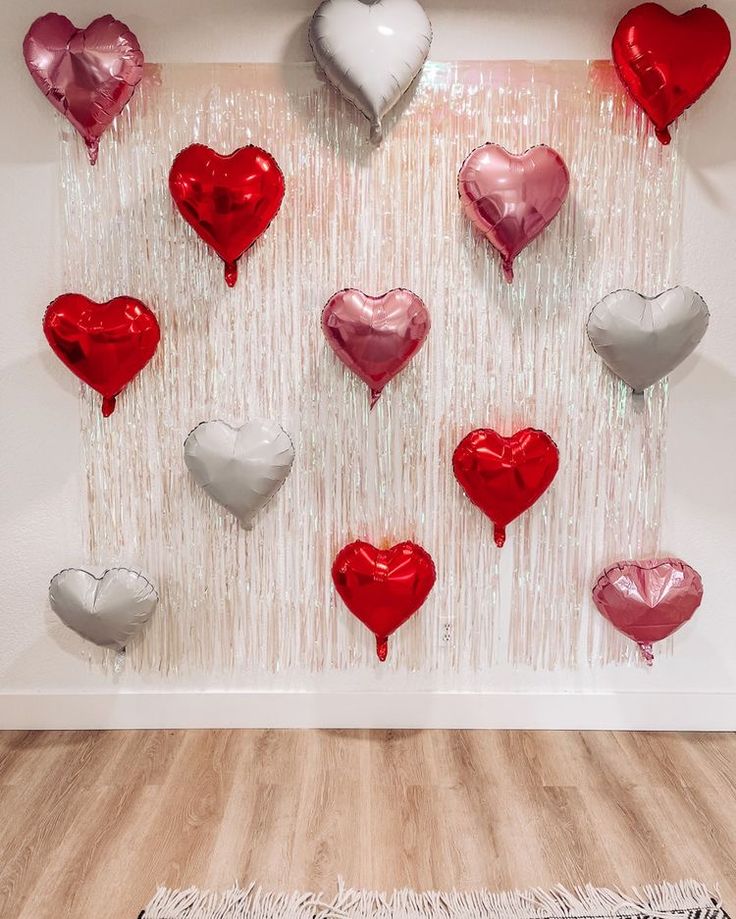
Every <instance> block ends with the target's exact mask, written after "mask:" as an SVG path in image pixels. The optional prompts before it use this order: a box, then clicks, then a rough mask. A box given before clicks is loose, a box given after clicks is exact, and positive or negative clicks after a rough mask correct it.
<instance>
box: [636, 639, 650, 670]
mask: <svg viewBox="0 0 736 919" xmlns="http://www.w3.org/2000/svg"><path fill="white" fill-rule="evenodd" d="M637 644H638V645H639V650H640V651H641V656H642V658H643V659H644V663H645V664H646V665H647V667H651V666H652V665H653V664H654V651H653V650H652V643H651V641H640V642H637Z"/></svg>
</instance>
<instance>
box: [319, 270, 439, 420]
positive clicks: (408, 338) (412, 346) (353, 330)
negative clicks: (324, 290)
mask: <svg viewBox="0 0 736 919" xmlns="http://www.w3.org/2000/svg"><path fill="white" fill-rule="evenodd" d="M429 327H430V319H429V312H428V310H427V307H426V306H425V305H424V303H423V302H422V301H421V300H420V299H419V297H417V295H416V294H413V293H412V292H411V291H410V290H403V289H402V288H396V289H394V290H390V291H388V293H385V294H383V295H382V296H380V297H370V296H368V294H364V293H363V292H362V291H360V290H356V289H354V288H349V289H347V290H341V291H339V292H338V293H336V294H335V295H334V296H333V297H332V298H331V299H330V301H329V302H328V304H327V306H325V308H324V310H323V311H322V330H323V331H324V333H325V337H326V338H327V341H328V342H329V345H330V347H331V348H332V350H333V351H334V352H335V354H336V355H337V356H338V357H339V358H340V360H341V361H342V362H343V364H345V366H346V367H348V368H349V369H350V370H352V371H353V373H354V374H356V376H358V377H360V379H361V380H363V382H364V383H367V385H368V386H369V387H370V390H371V408H373V406H374V405H375V404H376V402H377V401H378V398H379V396H380V395H381V391H382V390H383V387H384V386H385V385H386V384H387V383H388V382H389V380H392V379H393V378H394V377H395V376H396V374H397V373H399V372H400V371H401V370H403V369H404V367H406V365H407V364H408V363H409V361H410V360H411V359H412V357H414V355H415V354H416V353H417V351H418V350H419V349H420V348H421V347H422V344H423V343H424V340H425V338H426V337H427V334H428V333H429Z"/></svg>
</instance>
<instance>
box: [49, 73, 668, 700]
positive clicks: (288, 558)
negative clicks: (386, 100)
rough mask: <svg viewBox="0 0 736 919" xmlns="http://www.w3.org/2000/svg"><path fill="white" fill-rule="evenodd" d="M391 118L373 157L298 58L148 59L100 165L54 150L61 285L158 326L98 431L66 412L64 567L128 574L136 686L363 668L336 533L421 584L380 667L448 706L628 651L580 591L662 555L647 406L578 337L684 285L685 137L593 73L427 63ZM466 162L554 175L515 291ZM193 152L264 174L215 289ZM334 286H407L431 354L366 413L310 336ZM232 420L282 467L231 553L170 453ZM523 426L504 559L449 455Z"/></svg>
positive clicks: (73, 150) (74, 151)
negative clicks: (546, 215) (250, 223)
mask: <svg viewBox="0 0 736 919" xmlns="http://www.w3.org/2000/svg"><path fill="white" fill-rule="evenodd" d="M400 108H401V110H400V111H399V112H397V113H396V115H395V117H393V118H391V119H390V120H389V123H388V125H387V132H386V139H385V141H384V143H383V145H382V146H381V147H380V148H375V147H373V146H372V145H371V144H370V143H369V142H368V140H367V134H368V131H367V124H366V123H365V121H364V120H363V118H362V117H361V116H359V115H358V114H357V112H356V111H355V110H354V109H352V108H351V107H350V106H349V105H347V104H346V103H344V102H343V101H342V100H341V99H340V98H339V97H338V96H337V94H336V93H335V92H334V91H332V90H331V89H330V88H328V87H327V86H325V85H324V84H323V83H322V82H321V81H320V80H319V79H318V77H317V76H316V74H315V71H314V68H313V66H312V65H307V64H305V65H289V66H277V65H217V66H209V65H186V66H179V65H176V66H173V65H164V66H160V67H149V68H147V72H146V78H145V80H144V83H143V84H142V86H141V88H140V90H139V91H138V92H137V93H136V96H135V98H134V100H133V103H132V104H131V106H130V107H129V109H128V111H127V112H126V113H125V114H124V116H122V117H121V118H120V119H118V122H117V124H116V125H115V127H114V129H113V130H111V131H110V132H109V133H108V134H107V135H106V136H105V137H104V138H103V141H102V144H101V148H100V158H99V163H98V165H97V166H96V167H95V168H90V167H89V165H88V163H87V160H86V154H85V151H84V147H83V144H81V143H80V142H79V139H78V138H77V137H76V136H74V135H72V134H71V133H70V132H69V131H68V130H67V129H63V137H62V174H63V175H62V177H63V191H64V201H65V221H66V233H65V238H66V239H67V240H68V245H67V253H66V260H67V266H68V277H67V287H68V289H73V290H79V291H81V292H84V293H86V294H88V295H89V296H91V297H93V298H95V299H107V298H109V297H112V296H115V295H118V294H121V293H126V294H130V295H132V296H137V297H139V298H141V299H142V300H144V301H145V302H146V303H148V304H149V305H150V306H151V307H152V308H153V310H154V311H155V312H156V314H157V316H158V318H159V321H160V323H161V327H162V332H163V340H162V345H161V347H160V350H159V352H158V354H157V356H156V358H155V359H154V360H153V362H152V363H151V365H150V366H149V367H148V368H147V369H146V370H145V371H144V372H143V373H142V374H141V375H140V377H139V378H138V379H137V380H136V381H135V382H134V383H133V384H132V385H131V386H130V387H129V388H128V389H127V390H126V391H125V392H124V393H123V395H122V397H121V398H120V399H119V400H118V408H117V409H116V411H115V413H114V415H113V416H112V417H111V418H109V419H106V420H105V419H102V417H101V416H100V405H99V403H100V400H99V397H98V396H97V395H96V394H94V393H91V392H90V391H88V390H87V389H86V388H83V389H82V395H81V400H82V408H81V416H82V443H83V464H84V465H83V474H84V478H85V481H86V496H85V506H84V508H83V517H84V524H85V529H86V534H87V535H86V542H87V553H88V558H87V559H85V560H84V561H87V562H89V563H91V564H101V565H110V564H113V563H118V562H119V563H125V564H128V565H131V564H132V565H139V566H140V567H141V568H142V569H143V570H145V572H146V573H147V574H148V576H149V577H150V578H151V579H152V580H153V581H154V583H155V584H156V585H157V587H158V588H159V592H160V595H161V602H160V607H159V610H158V612H157V614H156V616H155V617H154V619H153V621H152V622H151V623H150V627H149V628H148V629H147V631H146V633H145V635H144V636H143V637H142V639H141V640H140V641H138V642H136V643H135V644H134V645H133V646H132V647H131V648H130V649H129V652H128V659H129V665H130V666H133V667H135V668H138V669H141V670H149V669H157V670H162V671H168V672H170V671H208V672H214V671H219V672H237V671H240V670H242V669H246V668H247V669H256V670H258V669H264V670H267V671H284V670H290V671H304V672H309V671H321V670H329V669H338V670H339V669H346V668H358V667H363V666H364V667H368V668H373V667H374V666H375V667H378V666H381V665H379V664H378V662H377V661H376V660H375V650H374V642H373V640H372V638H371V636H370V634H369V633H368V632H366V630H365V629H364V628H363V627H362V626H361V625H360V623H358V622H357V621H356V620H354V619H353V617H352V616H350V614H349V613H348V612H347V611H346V609H345V608H344V607H343V606H342V604H341V603H340V602H338V601H336V598H335V595H334V591H333V587H332V582H331V578H330V566H331V562H332V559H333V557H334V555H335V553H336V552H337V550H338V549H339V548H340V547H341V546H342V545H344V544H345V543H346V542H348V541H350V540H352V539H354V538H364V539H368V540H370V541H372V542H375V543H377V544H383V543H393V542H396V541H399V540H403V539H413V540H415V541H417V542H419V543H420V544H421V545H423V546H424V547H425V548H426V549H427V550H428V551H429V552H430V553H431V554H432V556H433V557H434V559H435V562H436V565H437V571H438V581H437V585H436V588H435V590H434V591H433V593H432V595H431V597H430V600H429V601H428V603H427V604H426V605H425V607H424V608H423V609H422V610H421V612H420V613H419V614H418V615H417V616H415V617H414V618H413V619H412V620H411V621H410V622H409V623H408V624H407V625H405V626H404V627H403V628H402V629H401V630H400V631H399V632H398V633H397V634H396V635H395V636H394V637H393V638H392V640H391V642H390V651H389V660H388V662H387V663H386V664H385V665H383V666H384V667H386V668H393V669H395V670H399V671H417V670H432V669H435V668H437V669H441V670H444V671H446V672H447V673H448V682H449V684H450V685H452V684H453V680H456V681H457V682H458V684H459V682H460V677H461V675H462V674H472V673H475V674H476V677H474V678H473V679H474V683H473V685H474V686H481V685H482V684H483V676H482V674H483V672H486V673H488V672H490V669H491V668H492V667H493V665H494V664H498V663H503V662H506V663H508V662H511V663H515V664H525V665H530V666H532V667H535V668H544V669H547V668H557V667H571V666H574V665H577V664H580V663H583V662H591V663H593V664H599V663H603V662H608V661H612V660H623V659H626V658H627V657H628V656H629V655H630V653H631V652H630V648H629V643H628V642H626V640H625V639H623V638H622V637H621V636H620V635H618V634H617V633H616V632H614V631H613V629H612V628H611V627H610V626H609V625H608V624H607V623H606V622H605V621H604V620H603V619H601V618H600V617H599V615H598V613H597V612H596V611H595V609H594V608H593V607H592V604H591V602H590V599H589V594H590V588H591V585H592V584H593V581H594V578H595V575H597V573H598V572H599V571H600V569H601V568H602V567H603V566H604V565H606V564H607V563H609V562H611V561H613V560H615V559H617V558H621V557H627V556H634V557H644V556H647V555H649V554H651V553H654V552H656V551H657V550H658V548H659V546H658V535H659V527H660V514H661V502H662V495H661V483H662V465H663V462H664V445H665V440H666V429H665V425H666V407H667V387H666V384H660V385H658V386H656V387H654V388H653V389H651V390H650V391H649V392H648V393H647V394H646V396H645V397H643V398H642V397H634V396H633V395H632V394H631V392H629V391H628V390H627V389H626V387H625V386H624V385H623V384H622V383H620V382H619V381H617V380H616V379H614V378H613V377H612V376H611V375H610V374H609V373H608V371H607V370H606V369H605V368H604V367H603V365H602V363H601V362H600V361H599V359H598V358H597V357H596V355H595V354H594V353H593V352H592V350H591V348H590V346H589V344H588V342H587V338H586V334H585V321H586V319H587V316H588V314H589V312H590V310H591V308H592V307H593V305H594V304H595V303H596V301H597V300H598V299H600V297H602V296H603V295H605V294H606V293H608V292H609V291H611V290H614V289H616V288H619V287H633V288H636V289H639V290H641V291H642V292H644V293H648V294H652V293H655V292H658V291H660V290H661V289H663V288H664V287H667V286H670V285H672V284H674V283H678V282H679V281H680V280H681V279H680V277H679V275H678V265H679V257H678V256H679V248H678V247H679V235H680V234H679V227H680V208H681V182H680V165H679V156H678V138H675V141H674V142H673V144H672V145H671V146H670V147H669V148H663V147H661V146H660V145H659V143H658V142H657V141H656V140H654V139H653V136H652V134H651V132H650V130H649V129H648V127H647V125H646V124H645V122H644V119H643V118H642V117H641V115H640V114H639V113H638V112H636V111H635V110H634V108H633V106H632V105H631V104H630V102H629V101H628V99H627V98H626V96H625V95H624V93H623V91H622V90H621V89H620V87H619V86H618V85H617V83H616V81H615V79H614V77H613V75H612V72H611V69H610V67H609V65H608V64H603V63H593V64H586V63H581V62H560V63H545V64H534V63H523V62H518V63H483V64H475V63H462V64H457V63H448V64H435V63H428V64H427V65H426V67H425V68H424V71H423V74H422V76H421V79H420V80H419V82H418V84H417V85H416V86H415V87H414V90H413V92H412V93H411V94H410V96H409V97H408V98H407V99H406V101H405V103H403V104H402V105H401V107H400ZM487 140H491V141H495V142H498V143H501V144H503V145H504V146H506V147H508V148H509V149H511V150H513V151H520V150H524V149H526V148H527V147H529V146H532V145H534V144H538V143H547V144H551V145H552V146H554V147H555V148H556V149H557V150H559V151H560V153H562V155H563V156H564V158H565V160H566V161H567V163H568V164H569V167H570V172H571V177H572V191H571V197H570V199H569V200H568V202H567V204H566V205H565V206H564V208H563V210H562V212H561V215H560V217H559V218H558V219H557V220H556V221H555V222H554V224H553V225H552V226H551V227H549V228H548V229H547V231H545V233H544V235H543V236H542V237H541V238H540V239H539V240H538V241H536V242H535V243H533V244H532V245H531V247H530V248H529V249H527V250H526V251H525V252H524V253H523V254H522V255H521V256H520V257H519V258H518V260H517V263H516V266H515V269H516V281H515V282H514V284H513V286H508V285H507V284H506V283H505V282H504V281H503V279H502V276H501V270H500V265H499V259H498V257H497V256H496V255H495V254H494V252H493V250H492V249H491V248H490V247H489V246H488V244H487V243H486V242H485V241H483V240H482V239H479V238H477V237H476V236H475V235H474V233H473V231H472V230H471V227H470V225H469V224H468V222H467V221H466V219H465V218H464V217H463V215H462V213H461V209H460V206H459V203H458V199H457V190H456V175H457V171H458V168H459V166H460V164H461V163H462V161H463V159H464V157H465V156H466V155H467V154H468V153H469V152H470V150H472V149H473V148H474V147H475V146H477V145H478V144H480V143H483V142H485V141H487ZM194 141H199V142H202V143H206V144H209V145H210V146H212V147H214V148H215V149H217V150H219V151H221V152H229V151H230V150H232V149H234V148H235V147H238V146H241V145H244V144H246V143H256V144H259V145H261V146H264V147H266V148H267V149H268V150H270V151H271V152H272V153H273V154H274V155H275V157H276V159H277V160H278V161H279V163H280V165H281V167H282V169H283V171H284V174H285V177H286V187H287V192H286V199H285V202H284V205H283V207H282V210H281V213H280V214H279V216H278V217H277V218H276V220H275V221H274V223H273V224H272V226H271V228H270V229H269V230H268V232H267V234H266V235H265V236H264V237H263V238H262V239H261V240H260V241H259V242H258V243H257V244H256V245H255V246H254V247H253V249H252V250H251V251H250V252H249V253H248V254H247V255H246V256H245V257H244V258H243V259H242V260H241V263H240V277H239V281H238V284H237V286H236V287H235V288H234V289H233V290H230V289H228V288H227V287H226V286H225V282H224V280H223V266H222V263H221V262H220V260H219V259H218V258H217V257H216V256H214V254H213V253H212V252H211V251H210V250H208V249H207V247H206V246H205V245H204V244H203V243H202V242H200V241H199V239H198V238H197V237H196V236H195V234H194V233H193V232H192V231H191V230H190V229H189V228H188V227H187V226H186V225H185V223H184V221H183V220H182V219H181V218H180V217H179V215H178V214H177V213H176V212H175V210H174V207H173V204H172V202H171V199H170V196H169V192H168V187H167V174H168V170H169V166H170V164H171V161H172V159H173V157H174V155H175V154H176V153H177V152H178V151H179V150H180V149H181V148H182V147H184V146H186V145H188V144H190V143H192V142H194ZM352 286H355V287H359V288H361V289H363V290H364V291H366V292H368V293H379V292H382V291H385V290H387V289H389V288H391V287H397V286H402V287H408V288H410V289H412V290H414V291H415V292H416V293H417V294H419V295H420V296H421V297H422V298H423V299H424V300H425V302H426V303H427V306H428V307H429V310H430V312H431V314H432V331H431V333H430V336H429V340H428V342H427V345H426V346H425V348H424V349H423V350H422V351H421V352H420V353H419V355H418V356H417V357H416V358H415V360H414V361H413V362H412V364H411V365H410V367H409V368H408V369H407V370H406V371H405V372H404V373H403V374H402V375H401V376H400V377H399V378H398V379H397V380H395V381H394V382H393V383H391V384H390V385H389V386H388V387H387V388H386V390H385V391H384V395H383V397H382V398H381V400H380V401H379V403H378V405H377V407H376V409H375V410H374V411H373V412H372V413H369V411H368V401H369V400H368V391H367V389H366V387H365V386H364V385H363V384H362V383H360V382H359V381H357V380H356V379H354V378H353V377H352V376H351V375H350V374H349V373H348V372H347V371H345V370H344V369H343V367H342V365H340V364H339V363H338V361H337V360H336V358H335V357H334V355H333V354H332V352H331V351H330V350H329V348H328V347H327V346H326V344H325V342H324V340H323V337H322V333H321V330H320V323H319V318H320V312H321V309H322V307H323V305H324V304H325V302H326V301H327V299H328V298H329V297H330V295H331V294H332V293H333V292H334V291H336V290H338V289H340V288H343V287H352ZM254 416H262V417H268V418H273V419H275V420H277V421H279V422H280V423H281V424H282V425H283V426H284V427H285V428H286V429H287V431H288V432H289V433H290V435H291V436H292V438H293V440H294V443H295V447H296V456H297V458H296V463H295V466H294V469H293V472H292V475H291V476H290V478H289V479H288V481H287V483H286V485H285V486H284V488H283V489H282V490H281V491H280V492H279V494H278V495H277V497H276V498H275V500H274V501H273V502H272V503H271V505H270V506H269V507H268V508H267V509H266V510H265V511H264V512H263V513H262V514H261V516H260V518H259V520H258V521H257V524H256V527H255V529H254V530H253V531H251V532H245V531H243V530H242V529H240V528H239V527H238V525H237V522H236V521H235V520H234V519H233V518H231V517H230V516H229V515H228V514H227V513H226V512H224V511H222V510H220V509H219V508H218V507H217V506H216V505H214V504H213V503H212V502H210V501H209V500H208V499H207V498H206V497H205V495H204V494H203V493H202V492H200V491H199V490H198V488H197V487H196V486H195V485H194V483H193V482H192V481H191V480H190V478H189V476H188V473H187V470H186V468H185V466H184V462H183V456H182V444H183V441H184V438H185V437H186V435H187V433H188V432H189V431H190V430H191V429H192V428H194V427H195V425H196V424H197V423H198V422H200V421H203V420H208V419H211V418H222V419H225V420H227V421H229V422H231V423H234V424H239V423H242V421H244V420H245V419H247V418H250V417H254ZM527 425H531V426H535V427H539V428H542V429H544V430H545V431H547V432H548V433H549V434H550V435H551V436H552V437H553V438H554V439H555V441H556V442H557V444H558V445H559V448H560V453H561V465H560V472H559V475H558V477H557V479H556V481H555V483H554V484H553V486H552V488H551V489H550V491H549V492H548V494H547V495H546V496H545V497H544V498H543V499H542V500H541V501H540V502H539V503H538V504H537V505H536V506H535V507H534V508H533V510H532V511H531V512H530V513H528V514H526V515H525V516H524V517H523V518H521V519H520V520H518V521H516V522H515V523H513V524H512V525H511V526H510V527H509V538H508V542H507V545H506V547H505V548H504V549H503V550H498V549H497V548H496V547H495V545H494V544H493V537H492V526H491V524H490V522H489V521H488V520H487V519H486V518H485V517H483V515H482V514H481V513H480V512H479V511H478V510H477V509H476V508H474V507H473V506H471V505H470V503H469V502H468V501H467V499H466V498H465V497H464V496H463V495H462V494H461V492H460V489H459V487H458V486H457V484H456V482H455V480H454V478H453V475H452V470H451V455H452V451H453V448H454V446H455V445H456V443H457V442H458V441H459V440H460V438H461V437H462V436H463V435H464V434H465V433H467V431H469V430H471V429H472V428H474V427H480V426H490V427H493V428H496V429H498V430H499V431H501V432H504V433H510V432H512V431H513V430H515V429H517V428H520V427H524V426H527ZM70 561H71V560H70ZM634 657H635V655H632V656H631V659H634ZM453 675H454V676H453Z"/></svg>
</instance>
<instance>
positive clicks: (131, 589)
mask: <svg viewBox="0 0 736 919" xmlns="http://www.w3.org/2000/svg"><path fill="white" fill-rule="evenodd" d="M49 602H50V603H51V609H52V610H53V611H54V612H55V613H56V615H57V616H58V617H59V619H61V621H62V622H63V623H64V625H66V626H67V627H68V628H70V629H72V631H74V632H76V633H77V635H81V636H82V638H86V639H87V641H91V642H94V644H96V645H100V646H102V647H103V648H114V649H115V650H116V651H122V650H123V649H124V648H125V646H126V645H127V644H128V642H129V641H130V639H131V638H132V637H133V636H134V635H135V634H136V632H138V631H139V630H140V629H141V628H142V627H143V625H144V624H145V623H146V622H147V621H148V619H149V618H150V617H151V614H152V613H153V611H154V610H155V609H156V604H157V603H158V594H157V593H156V590H155V588H154V586H153V585H152V584H151V582H150V581H149V580H148V579H147V578H145V577H144V576H143V575H142V574H140V573H139V572H137V571H131V569H130V568H110V569H108V570H107V571H106V572H105V573H104V574H103V575H102V576H101V577H99V578H98V577H95V575H93V574H91V573H90V572H89V571H84V570H83V569H81V568H66V569H64V571H60V572H59V573H58V574H56V575H54V577H53V578H52V579H51V584H50V585H49Z"/></svg>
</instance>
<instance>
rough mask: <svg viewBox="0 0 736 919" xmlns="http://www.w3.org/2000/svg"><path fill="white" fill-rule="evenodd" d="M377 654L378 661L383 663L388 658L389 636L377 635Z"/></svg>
mask: <svg viewBox="0 0 736 919" xmlns="http://www.w3.org/2000/svg"><path fill="white" fill-rule="evenodd" d="M376 654H377V655H378V660H379V661H381V663H383V661H385V660H386V658H387V657H388V636H387V635H376Z"/></svg>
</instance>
